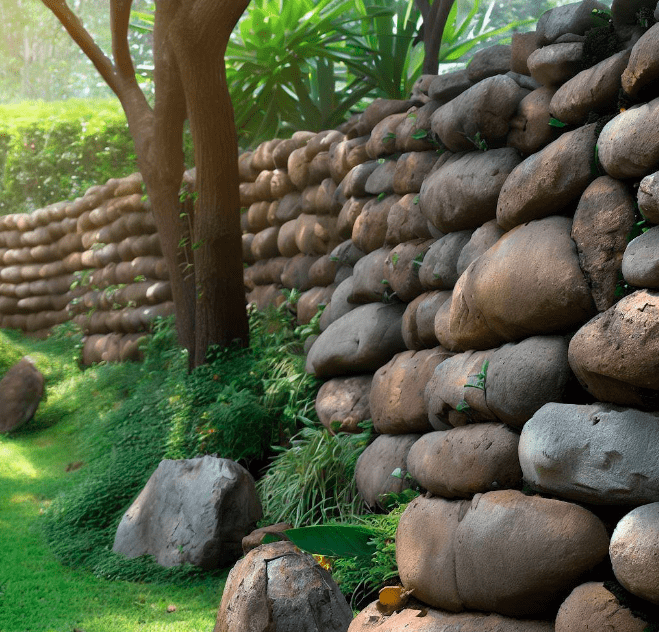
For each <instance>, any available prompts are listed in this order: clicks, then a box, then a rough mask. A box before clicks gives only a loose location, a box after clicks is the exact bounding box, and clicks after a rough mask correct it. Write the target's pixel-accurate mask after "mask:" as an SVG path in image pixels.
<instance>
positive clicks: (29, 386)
mask: <svg viewBox="0 0 659 632" xmlns="http://www.w3.org/2000/svg"><path fill="white" fill-rule="evenodd" d="M43 385H44V378H43V375H42V374H41V371H39V369H37V367H36V366H35V365H34V362H33V361H32V359H31V358H30V357H29V356H25V357H24V358H22V359H21V361H20V362H17V363H16V364H14V366H12V367H11V368H10V369H9V371H7V373H5V376H4V377H3V378H2V381H0V407H1V408H2V412H0V432H10V431H11V430H16V429H17V428H19V427H20V426H22V425H23V424H25V423H27V422H28V421H30V419H32V417H33V416H34V413H35V412H36V410H37V407H38V406H39V402H40V401H41V397H42V395H43Z"/></svg>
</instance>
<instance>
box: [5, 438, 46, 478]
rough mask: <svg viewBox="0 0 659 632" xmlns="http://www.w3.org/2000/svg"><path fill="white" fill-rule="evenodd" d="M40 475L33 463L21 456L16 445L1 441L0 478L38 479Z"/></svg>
mask: <svg viewBox="0 0 659 632" xmlns="http://www.w3.org/2000/svg"><path fill="white" fill-rule="evenodd" d="M39 476H40V474H39V472H38V471H37V470H36V468H35V467H34V465H32V463H31V462H30V461H29V460H28V459H27V458H26V457H25V456H24V455H23V454H21V449H20V447H19V446H18V445H16V444H15V443H4V442H3V440H2V439H0V477H2V478H8V479H16V480H23V479H25V478H30V479H36V478H39Z"/></svg>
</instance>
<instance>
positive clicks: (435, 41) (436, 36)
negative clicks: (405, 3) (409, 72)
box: [415, 0, 455, 75]
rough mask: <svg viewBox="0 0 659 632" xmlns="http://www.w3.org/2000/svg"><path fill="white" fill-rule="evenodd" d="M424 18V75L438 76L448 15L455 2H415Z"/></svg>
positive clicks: (440, 0)
mask: <svg viewBox="0 0 659 632" xmlns="http://www.w3.org/2000/svg"><path fill="white" fill-rule="evenodd" d="M415 2H416V6H417V7H418V8H419V11H421V17H422V18H423V48H424V57H423V69H422V72H423V74H424V75H436V74H437V71H438V69H439V49H440V47H441V45H442V35H443V34H444V27H445V26H446V21H447V20H448V14H449V13H450V11H451V7H452V6H453V3H454V2H455V0H434V2H433V3H432V4H430V0H415Z"/></svg>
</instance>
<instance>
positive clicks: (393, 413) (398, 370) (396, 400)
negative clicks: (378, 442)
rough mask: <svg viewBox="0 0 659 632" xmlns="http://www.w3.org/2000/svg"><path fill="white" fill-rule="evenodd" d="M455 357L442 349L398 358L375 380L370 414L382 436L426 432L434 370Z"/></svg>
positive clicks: (412, 352) (399, 354) (403, 353)
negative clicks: (428, 387)
mask: <svg viewBox="0 0 659 632" xmlns="http://www.w3.org/2000/svg"><path fill="white" fill-rule="evenodd" d="M451 355H452V354H451V353H450V352H448V351H446V350H445V349H442V347H436V348H435V349H424V350H422V351H403V352H402V353H398V354H396V355H395V356H394V357H393V358H392V359H391V360H390V361H389V362H387V364H385V365H384V366H382V367H380V368H379V369H378V370H377V371H376V372H375V375H374V376H373V383H372V385H371V393H370V410H371V415H372V417H373V426H374V427H375V430H376V431H377V432H380V433H387V434H404V433H410V432H427V431H429V430H431V429H432V427H431V426H430V424H429V423H428V410H427V408H426V401H425V398H424V392H425V389H426V384H427V383H428V381H429V380H430V377H431V376H432V374H433V372H434V371H435V368H436V367H437V366H438V365H439V364H441V363H442V362H443V361H444V360H446V359H447V358H449V357H450V356H451Z"/></svg>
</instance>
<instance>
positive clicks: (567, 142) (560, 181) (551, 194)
mask: <svg viewBox="0 0 659 632" xmlns="http://www.w3.org/2000/svg"><path fill="white" fill-rule="evenodd" d="M594 151H595V125H594V124H592V125H585V126H584V127H580V128H579V129H576V130H574V131H573V132H567V133H566V134H563V135H562V136H561V137H560V138H558V140H555V141H554V142H553V143H551V144H549V145H547V147H545V148H544V149H542V150H541V151H539V152H537V153H535V154H533V155H532V156H529V157H528V158H527V159H526V160H524V161H522V162H521V163H520V164H519V165H518V166H517V167H515V169H513V171H512V173H511V174H510V175H509V176H508V178H507V179H506V181H505V182H504V184H503V187H502V188H501V194H500V195H499V200H498V203H497V215H496V216H497V223H498V224H499V226H501V228H503V229H504V230H510V229H511V228H513V227H515V226H518V225H520V224H524V223H525V222H529V221H531V220H534V219H540V218H542V217H547V216H549V215H556V214H558V213H559V212H560V211H561V210H562V209H564V208H565V207H567V206H568V205H569V204H571V203H573V202H575V201H576V200H578V199H579V197H580V196H581V194H582V193H583V191H584V190H585V188H586V187H587V186H588V185H589V184H590V182H591V181H592V180H593V174H592V169H591V163H592V160H593V156H594Z"/></svg>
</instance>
